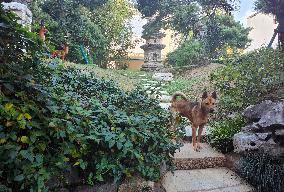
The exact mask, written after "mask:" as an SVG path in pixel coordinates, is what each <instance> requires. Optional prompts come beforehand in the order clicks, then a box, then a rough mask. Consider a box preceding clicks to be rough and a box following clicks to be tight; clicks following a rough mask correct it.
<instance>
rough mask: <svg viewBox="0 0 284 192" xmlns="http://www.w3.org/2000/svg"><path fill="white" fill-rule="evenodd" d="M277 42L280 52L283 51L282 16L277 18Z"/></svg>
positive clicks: (283, 21) (283, 19)
mask: <svg viewBox="0 0 284 192" xmlns="http://www.w3.org/2000/svg"><path fill="white" fill-rule="evenodd" d="M278 23H279V25H278V30H279V32H278V42H279V48H280V50H282V51H284V15H280V17H278Z"/></svg>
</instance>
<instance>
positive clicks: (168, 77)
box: [152, 73, 174, 81]
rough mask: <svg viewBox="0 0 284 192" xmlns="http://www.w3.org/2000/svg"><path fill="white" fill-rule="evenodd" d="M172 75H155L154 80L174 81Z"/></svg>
mask: <svg viewBox="0 0 284 192" xmlns="http://www.w3.org/2000/svg"><path fill="white" fill-rule="evenodd" d="M173 77H174V76H173V74H172V73H154V74H153V76H152V78H153V79H155V80H158V81H172V80H173Z"/></svg>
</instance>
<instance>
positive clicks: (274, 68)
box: [211, 48, 284, 114]
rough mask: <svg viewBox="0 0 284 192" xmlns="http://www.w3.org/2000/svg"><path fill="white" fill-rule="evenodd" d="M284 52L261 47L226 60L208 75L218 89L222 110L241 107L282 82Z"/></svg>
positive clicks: (255, 100) (234, 109)
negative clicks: (224, 63) (227, 61)
mask: <svg viewBox="0 0 284 192" xmlns="http://www.w3.org/2000/svg"><path fill="white" fill-rule="evenodd" d="M283 77H284V54H283V53H282V52H280V51H279V50H273V49H268V48H261V49H259V50H255V51H253V52H250V53H248V54H245V55H242V56H240V57H239V58H237V59H235V60H233V61H229V63H227V64H226V65H225V66H224V67H220V68H219V69H218V70H217V71H216V72H215V73H213V74H212V75H211V80H212V81H213V83H214V85H215V87H216V89H217V90H218V91H219V93H220V100H219V101H220V102H219V104H218V105H219V107H220V110H219V111H220V112H221V113H222V114H224V113H226V114H228V113H232V112H237V111H239V112H240V111H241V110H243V109H244V108H246V107H247V106H248V105H250V104H255V103H257V102H259V101H261V100H262V99H263V98H264V96H265V94H267V93H269V91H271V90H273V89H276V88H278V87H279V86H281V85H282V84H283V82H284V78H283Z"/></svg>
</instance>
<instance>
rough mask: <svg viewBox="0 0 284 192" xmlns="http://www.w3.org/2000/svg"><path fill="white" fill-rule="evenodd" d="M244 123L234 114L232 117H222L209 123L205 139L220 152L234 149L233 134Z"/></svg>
mask: <svg viewBox="0 0 284 192" xmlns="http://www.w3.org/2000/svg"><path fill="white" fill-rule="evenodd" d="M244 125H245V121H244V119H243V118H242V117H241V116H240V115H236V116H235V117H234V118H232V119H223V120H219V121H215V122H212V123H210V126H209V128H208V134H207V141H208V142H209V143H210V145H212V146H213V147H215V148H217V149H218V150H220V151H221V152H222V153H228V152H231V151H233V150H234V146H233V136H234V134H236V133H238V132H239V131H240V130H241V128H242V127H243V126H244Z"/></svg>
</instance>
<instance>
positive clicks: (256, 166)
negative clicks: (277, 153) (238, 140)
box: [237, 152, 284, 192]
mask: <svg viewBox="0 0 284 192" xmlns="http://www.w3.org/2000/svg"><path fill="white" fill-rule="evenodd" d="M237 169H238V172H239V174H240V175H241V176H242V177H244V178H245V179H247V180H248V181H249V182H250V183H251V184H252V185H254V187H255V188H256V191H258V192H282V191H283V190H284V187H283V186H284V160H283V159H279V158H276V157H271V156H270V155H267V154H265V153H263V152H260V153H252V152H251V153H248V154H243V155H242V157H241V159H240V161H239V163H238V166H237Z"/></svg>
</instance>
